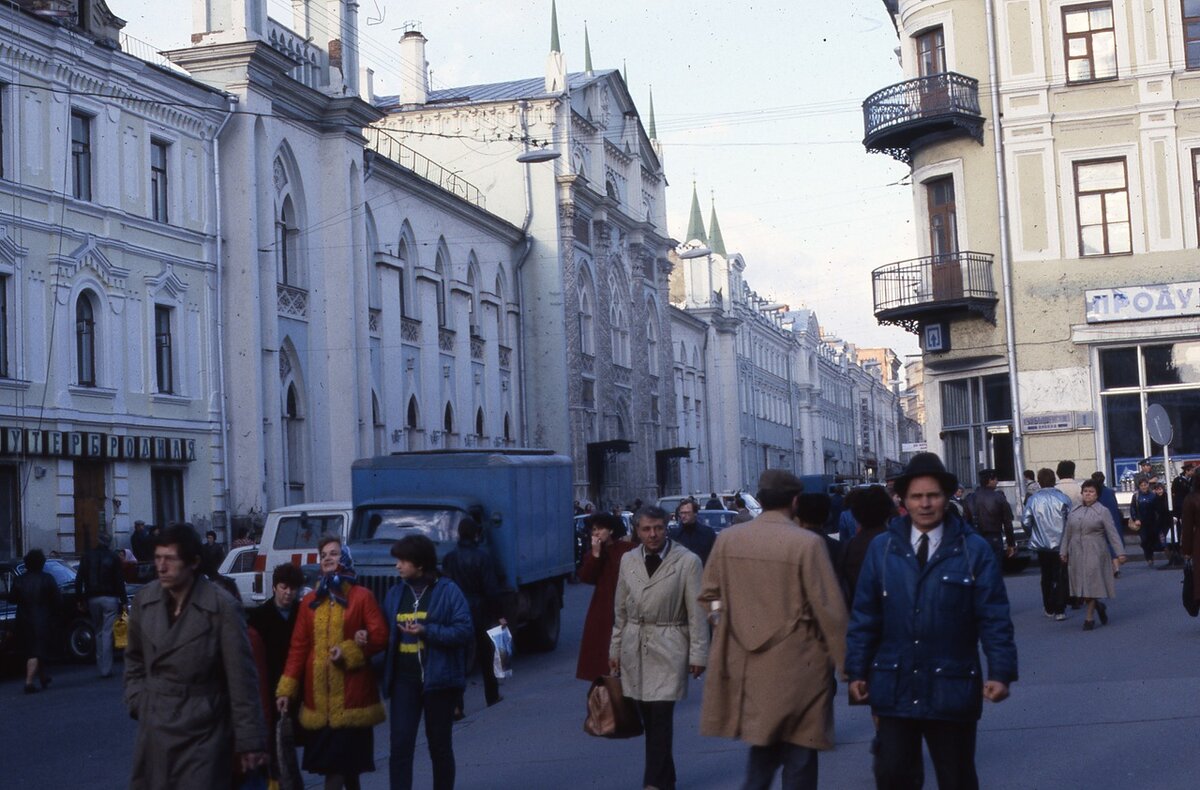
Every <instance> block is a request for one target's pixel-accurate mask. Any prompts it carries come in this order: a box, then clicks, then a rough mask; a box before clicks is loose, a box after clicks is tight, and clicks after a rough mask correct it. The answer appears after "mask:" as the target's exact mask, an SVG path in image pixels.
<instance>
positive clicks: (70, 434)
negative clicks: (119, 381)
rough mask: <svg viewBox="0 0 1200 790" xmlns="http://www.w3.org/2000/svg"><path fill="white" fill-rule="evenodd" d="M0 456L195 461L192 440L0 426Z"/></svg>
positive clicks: (194, 441) (193, 440)
mask: <svg viewBox="0 0 1200 790" xmlns="http://www.w3.org/2000/svg"><path fill="white" fill-rule="evenodd" d="M0 455H6V456H11V455H21V456H41V457H50V458H100V459H105V460H109V461H176V462H181V463H190V462H191V461H195V460H196V440H195V439H179V438H171V437H166V436H121V435H118V434H111V433H95V432H91V431H46V430H41V429H38V428H14V427H12V426H0Z"/></svg>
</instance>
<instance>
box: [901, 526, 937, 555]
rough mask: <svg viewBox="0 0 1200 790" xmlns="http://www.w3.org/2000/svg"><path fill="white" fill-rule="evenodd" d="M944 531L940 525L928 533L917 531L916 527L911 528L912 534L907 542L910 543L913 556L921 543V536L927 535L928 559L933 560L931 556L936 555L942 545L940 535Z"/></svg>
mask: <svg viewBox="0 0 1200 790" xmlns="http://www.w3.org/2000/svg"><path fill="white" fill-rule="evenodd" d="M944 531H945V527H943V526H942V525H941V524H938V525H937V526H936V527H934V528H933V529H931V530H929V531H928V532H922V531H921V530H919V529H917V528H916V527H913V528H912V534H911V535H909V541H911V542H912V550H913V554H916V553H917V547H918V546H919V545H920V543H921V536H922V535H928V536H929V558H930V559H933V555H934V554H936V553H937V550H938V546H940V545H942V533H943V532H944Z"/></svg>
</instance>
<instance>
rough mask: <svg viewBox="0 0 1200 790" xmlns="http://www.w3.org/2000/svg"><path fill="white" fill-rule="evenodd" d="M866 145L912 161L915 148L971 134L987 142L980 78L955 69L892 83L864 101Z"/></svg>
mask: <svg viewBox="0 0 1200 790" xmlns="http://www.w3.org/2000/svg"><path fill="white" fill-rule="evenodd" d="M863 128H864V130H865V132H866V136H865V137H863V146H864V147H865V148H866V149H867V150H868V151H875V152H878V153H883V154H888V155H890V156H892V157H893V158H895V159H898V160H900V161H901V162H905V163H910V162H911V161H912V152H913V151H914V150H916V149H917V148H920V147H921V146H923V145H927V144H929V143H932V142H936V141H937V140H941V139H947V138H950V137H956V136H959V135H968V136H970V137H971V138H972V139H974V140H975V142H977V143H980V144H982V143H983V116H982V115H981V114H980V112H979V80H976V79H973V78H972V77H965V76H963V75H962V74H956V73H954V72H952V71H947V72H943V73H941V74H933V75H930V76H928V77H921V78H919V79H915V80H908V81H907V82H901V83H898V84H896V85H890V86H888V87H886V88H884V89H883V90H881V91H877V92H875V93H873V94H871V96H869V97H868V98H867V100H866V101H865V102H863Z"/></svg>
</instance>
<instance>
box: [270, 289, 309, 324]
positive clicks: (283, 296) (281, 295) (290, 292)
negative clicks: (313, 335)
mask: <svg viewBox="0 0 1200 790" xmlns="http://www.w3.org/2000/svg"><path fill="white" fill-rule="evenodd" d="M275 294H276V302H277V306H278V309H279V314H280V315H282V316H287V317H288V318H300V319H307V318H308V291H306V290H304V289H303V288H296V287H295V286H292V285H284V284H283V283H278V284H276V286H275Z"/></svg>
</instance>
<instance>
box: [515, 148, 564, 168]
mask: <svg viewBox="0 0 1200 790" xmlns="http://www.w3.org/2000/svg"><path fill="white" fill-rule="evenodd" d="M560 156H562V154H561V153H559V152H558V151H556V150H554V149H553V148H531V149H529V150H528V151H522V152H521V153H519V154H517V161H518V162H520V163H521V164H523V165H531V164H535V163H537V162H549V161H551V160H554V159H558V158H559V157H560Z"/></svg>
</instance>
